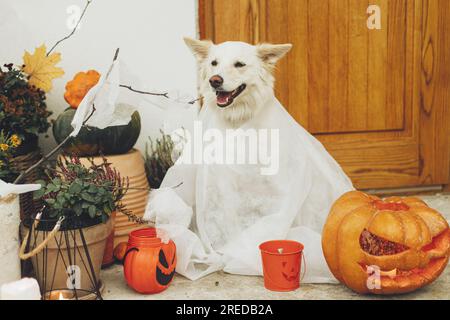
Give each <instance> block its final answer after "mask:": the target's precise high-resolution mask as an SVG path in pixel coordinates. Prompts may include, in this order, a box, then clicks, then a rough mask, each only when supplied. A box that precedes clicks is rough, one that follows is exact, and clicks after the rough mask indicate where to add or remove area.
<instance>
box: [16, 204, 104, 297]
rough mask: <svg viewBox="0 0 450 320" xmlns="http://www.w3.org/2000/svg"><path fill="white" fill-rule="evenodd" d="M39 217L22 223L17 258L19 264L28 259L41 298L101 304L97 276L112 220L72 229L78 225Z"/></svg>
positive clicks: (99, 285) (64, 220) (39, 215)
mask: <svg viewBox="0 0 450 320" xmlns="http://www.w3.org/2000/svg"><path fill="white" fill-rule="evenodd" d="M41 215H42V212H41V213H38V214H37V215H36V217H35V218H34V219H33V218H28V219H25V220H24V221H23V222H22V225H21V235H22V238H23V241H22V245H21V248H20V253H19V255H20V258H21V259H22V260H26V259H31V262H32V265H33V269H34V276H35V277H36V279H37V280H38V282H39V286H40V290H41V294H42V298H43V299H44V300H58V299H59V300H63V299H72V300H96V299H97V300H99V299H100V300H101V299H102V295H101V291H102V287H103V284H102V282H101V281H100V279H99V273H100V268H101V264H102V259H103V254H104V250H105V244H106V239H107V237H108V236H109V235H110V234H111V231H112V222H111V219H108V221H107V222H106V223H100V224H97V225H94V226H90V227H83V228H82V227H79V228H73V226H74V222H77V221H74V220H72V221H69V218H66V219H65V218H60V219H41ZM70 219H74V218H70ZM69 226H72V228H69Z"/></svg>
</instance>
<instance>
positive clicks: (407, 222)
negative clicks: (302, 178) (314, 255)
mask: <svg viewBox="0 0 450 320" xmlns="http://www.w3.org/2000/svg"><path fill="white" fill-rule="evenodd" d="M322 249H323V253H324V256H325V259H326V261H327V263H328V266H329V268H330V270H331V272H332V273H333V274H334V276H335V277H336V278H337V279H338V280H339V281H340V282H342V283H343V284H345V285H346V286H348V287H349V288H351V289H353V290H354V291H356V292H359V293H375V294H394V293H405V292H410V291H414V290H416V289H418V288H420V287H423V286H425V285H427V284H429V283H431V282H433V281H434V280H435V279H436V278H437V277H438V276H439V275H440V274H441V273H442V271H443V270H444V269H445V267H446V265H447V263H448V260H449V255H450V229H449V225H448V223H447V221H446V220H445V219H444V218H443V217H442V216H441V215H440V214H439V213H438V212H437V211H435V210H433V209H431V208H429V207H428V206H427V205H426V204H425V203H424V202H423V201H422V200H420V199H418V198H414V197H406V198H400V197H390V198H386V199H384V200H381V199H380V198H378V197H375V196H371V195H368V194H365V193H363V192H359V191H351V192H348V193H346V194H344V195H343V196H341V197H340V198H339V199H338V200H337V201H336V202H335V203H334V205H333V207H332V208H331V212H330V215H329V216H328V219H327V222H326V224H325V226H324V229H323V233H322Z"/></svg>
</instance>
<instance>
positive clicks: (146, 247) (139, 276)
mask: <svg viewBox="0 0 450 320" xmlns="http://www.w3.org/2000/svg"><path fill="white" fill-rule="evenodd" d="M176 264H177V257H176V248H175V243H174V242H173V241H171V240H170V241H169V242H168V243H167V244H165V243H162V241H161V239H159V238H158V237H157V236H156V229H155V228H146V229H139V230H135V231H132V232H131V233H130V237H129V239H128V246H127V252H126V253H125V256H124V258H123V266H124V274H125V280H126V281H127V283H128V285H129V286H130V287H131V288H133V289H134V290H136V291H137V292H139V293H143V294H149V293H158V292H161V291H163V290H165V289H167V287H168V286H169V284H170V282H171V281H172V279H173V276H174V275H175V267H176Z"/></svg>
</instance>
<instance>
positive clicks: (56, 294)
mask: <svg viewBox="0 0 450 320" xmlns="http://www.w3.org/2000/svg"><path fill="white" fill-rule="evenodd" d="M44 297H45V300H71V299H73V298H74V297H75V294H74V292H73V291H72V290H52V291H49V292H47V293H45V295H44Z"/></svg>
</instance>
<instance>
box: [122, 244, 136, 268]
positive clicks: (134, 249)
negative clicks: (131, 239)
mask: <svg viewBox="0 0 450 320" xmlns="http://www.w3.org/2000/svg"><path fill="white" fill-rule="evenodd" d="M132 251H137V252H139V249H138V248H136V247H132V248H130V249H128V250H127V252H125V255H124V256H123V260H122V261H123V264H124V265H125V259H126V258H127V256H128V254H129V253H131V252H132Z"/></svg>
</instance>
